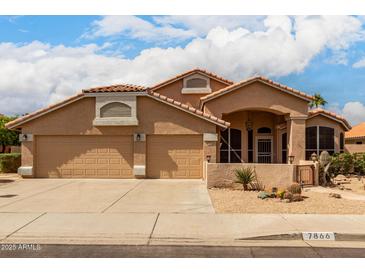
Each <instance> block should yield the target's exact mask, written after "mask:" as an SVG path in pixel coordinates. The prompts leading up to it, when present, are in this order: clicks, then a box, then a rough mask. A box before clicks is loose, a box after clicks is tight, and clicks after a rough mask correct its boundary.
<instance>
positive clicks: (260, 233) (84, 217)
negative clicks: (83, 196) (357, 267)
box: [0, 213, 365, 247]
mask: <svg viewBox="0 0 365 274" xmlns="http://www.w3.org/2000/svg"><path fill="white" fill-rule="evenodd" d="M0 224H1V225H0V237H1V242H2V243H40V244H111V245H114V244H115V245H121V244H128V245H129V244H131V245H215V246H245V245H247V244H253V243H258V242H260V241H257V239H260V237H263V238H262V239H265V241H266V242H268V243H270V241H271V242H272V240H276V241H274V242H273V243H276V242H277V240H279V242H280V239H282V241H281V244H282V245H283V244H284V245H294V246H300V245H303V246H305V245H307V244H308V242H304V241H302V240H301V239H300V238H298V237H300V235H301V234H300V233H301V232H335V233H337V235H338V236H341V237H339V238H338V239H340V240H342V241H344V240H357V241H356V242H355V241H354V242H353V243H356V244H357V245H361V246H363V247H365V216H363V215H309V214H308V215H307V214H300V215H299V214H290V215H289V214H288V215H285V214H209V213H201V214H180V213H177V214H173V213H0ZM298 235H299V236H298ZM253 239H255V240H253ZM288 239H290V240H292V241H288ZM342 241H335V242H328V241H326V242H325V241H322V244H324V245H325V246H328V245H331V244H332V245H333V244H335V245H337V246H338V245H343V244H344V242H342ZM276 244H277V243H276ZM314 244H315V245H320V244H321V243H320V242H319V241H317V242H316V243H314Z"/></svg>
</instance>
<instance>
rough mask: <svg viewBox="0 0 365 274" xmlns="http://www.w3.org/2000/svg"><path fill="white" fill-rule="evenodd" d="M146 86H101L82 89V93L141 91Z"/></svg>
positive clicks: (144, 89)
mask: <svg viewBox="0 0 365 274" xmlns="http://www.w3.org/2000/svg"><path fill="white" fill-rule="evenodd" d="M146 90H147V88H146V87H142V86H136V85H129V84H123V85H111V86H101V87H94V88H89V89H83V90H82V92H83V93H99V92H141V91H146Z"/></svg>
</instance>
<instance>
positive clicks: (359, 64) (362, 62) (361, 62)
mask: <svg viewBox="0 0 365 274" xmlns="http://www.w3.org/2000/svg"><path fill="white" fill-rule="evenodd" d="M352 67H353V68H363V67H365V57H364V58H362V59H360V60H359V61H357V62H356V63H354V64H353V65H352Z"/></svg>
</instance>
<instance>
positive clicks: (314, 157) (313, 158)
mask: <svg viewBox="0 0 365 274" xmlns="http://www.w3.org/2000/svg"><path fill="white" fill-rule="evenodd" d="M311 160H312V161H313V163H315V162H317V160H318V157H317V154H316V153H315V152H313V153H312V155H311Z"/></svg>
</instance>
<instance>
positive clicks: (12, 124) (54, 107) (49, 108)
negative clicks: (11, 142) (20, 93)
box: [5, 93, 84, 129]
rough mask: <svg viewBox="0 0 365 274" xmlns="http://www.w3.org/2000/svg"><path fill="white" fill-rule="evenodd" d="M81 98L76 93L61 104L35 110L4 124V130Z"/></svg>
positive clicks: (80, 95)
mask: <svg viewBox="0 0 365 274" xmlns="http://www.w3.org/2000/svg"><path fill="white" fill-rule="evenodd" d="M83 96H84V94H82V93H78V94H76V95H74V96H71V97H68V98H66V99H65V100H63V101H61V102H58V103H55V104H52V105H49V106H47V107H45V108H41V109H39V110H37V111H35V112H32V113H29V114H27V115H24V116H21V117H19V118H17V119H15V120H13V121H11V122H9V123H6V124H5V127H6V128H9V129H12V128H15V127H16V126H18V125H19V124H22V123H24V122H26V121H29V120H32V119H34V118H37V117H38V116H40V115H42V114H44V113H47V112H48V111H50V110H54V109H58V108H60V107H62V106H64V105H67V104H69V103H72V102H74V101H77V100H79V99H80V98H81V97H83Z"/></svg>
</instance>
